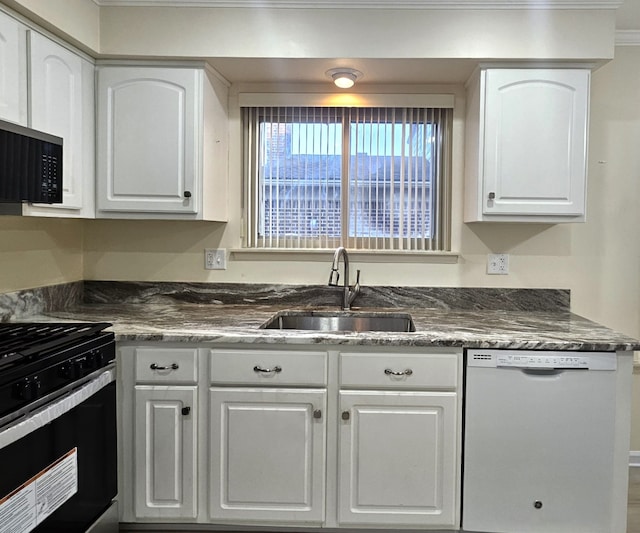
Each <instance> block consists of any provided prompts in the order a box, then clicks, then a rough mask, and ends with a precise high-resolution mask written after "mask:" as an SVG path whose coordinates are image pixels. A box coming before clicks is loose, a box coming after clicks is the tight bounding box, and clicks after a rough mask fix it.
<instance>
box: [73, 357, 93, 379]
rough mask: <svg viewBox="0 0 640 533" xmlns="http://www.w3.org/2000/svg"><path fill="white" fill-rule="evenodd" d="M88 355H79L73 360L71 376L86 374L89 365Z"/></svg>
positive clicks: (76, 377)
mask: <svg viewBox="0 0 640 533" xmlns="http://www.w3.org/2000/svg"><path fill="white" fill-rule="evenodd" d="M88 362H89V361H87V357H78V358H77V359H75V360H74V361H72V362H71V377H72V378H73V379H78V378H81V377H82V376H84V375H85V369H86V368H87V367H88Z"/></svg>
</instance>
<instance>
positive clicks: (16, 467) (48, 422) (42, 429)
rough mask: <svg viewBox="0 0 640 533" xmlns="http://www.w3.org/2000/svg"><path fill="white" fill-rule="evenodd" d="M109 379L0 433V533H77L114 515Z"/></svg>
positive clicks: (108, 374) (104, 376)
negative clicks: (111, 508) (104, 516)
mask: <svg viewBox="0 0 640 533" xmlns="http://www.w3.org/2000/svg"><path fill="white" fill-rule="evenodd" d="M114 376H115V371H114V369H109V370H107V371H103V372H101V373H100V375H99V376H97V377H96V378H95V379H93V380H92V381H89V382H88V383H85V384H83V386H82V387H80V388H79V389H77V390H75V391H73V392H72V393H71V394H69V395H68V396H66V397H65V398H62V399H59V400H57V401H56V402H53V403H52V404H50V405H48V406H45V407H42V408H40V409H38V411H37V412H35V413H32V414H31V415H28V417H27V418H26V419H24V420H21V421H19V422H18V423H15V424H12V425H11V426H10V427H8V428H4V429H3V430H1V431H0V465H2V475H1V476H0V533H5V531H6V532H8V531H11V532H16V533H28V532H29V531H35V532H37V533H49V532H60V533H61V532H65V533H84V532H86V531H88V530H89V529H90V528H91V526H92V524H93V523H94V522H95V521H96V520H98V519H99V518H100V517H101V516H102V515H103V514H105V513H106V514H107V515H112V514H113V511H109V508H110V507H112V502H113V500H114V498H115V496H116V492H117V464H116V384H115V381H114ZM7 443H8V444H7Z"/></svg>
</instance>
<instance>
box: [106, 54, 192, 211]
mask: <svg viewBox="0 0 640 533" xmlns="http://www.w3.org/2000/svg"><path fill="white" fill-rule="evenodd" d="M201 85H202V72H201V71H200V70H198V69H179V68H176V69H171V68H145V67H108V66H105V67H101V68H100V69H99V71H98V196H97V207H98V209H99V210H101V211H122V212H150V213H153V212H155V213H192V214H194V213H196V212H197V205H198V195H199V191H198V190H197V187H196V177H195V176H196V173H199V172H200V171H201V169H200V168H199V167H200V164H199V161H200V160H201V158H200V157H199V153H197V152H198V150H199V148H198V147H199V145H196V134H197V132H198V131H199V129H200V121H199V120H198V117H199V116H200V113H199V109H200V108H201V98H200V97H199V95H200V91H199V90H198V89H199V87H201Z"/></svg>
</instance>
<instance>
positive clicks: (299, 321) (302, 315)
mask: <svg viewBox="0 0 640 533" xmlns="http://www.w3.org/2000/svg"><path fill="white" fill-rule="evenodd" d="M260 327H261V328H263V329H300V330H307V331H352V332H358V331H394V332H412V331H415V330H416V328H415V326H414V324H413V319H412V318H411V315H409V314H407V313H360V312H354V311H347V312H335V313H332V312H330V311H326V312H325V311H282V312H280V313H278V314H276V315H274V316H273V317H272V318H270V319H269V321H268V322H266V323H265V324H263V325H262V326H260Z"/></svg>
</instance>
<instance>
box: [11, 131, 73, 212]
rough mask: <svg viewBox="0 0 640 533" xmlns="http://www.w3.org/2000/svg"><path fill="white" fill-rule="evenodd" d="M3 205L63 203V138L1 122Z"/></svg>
mask: <svg viewBox="0 0 640 533" xmlns="http://www.w3.org/2000/svg"><path fill="white" fill-rule="evenodd" d="M0 202H3V203H6V202H36V203H46V204H56V203H57V204H59V203H62V139H61V138H60V137H56V136H54V135H49V134H48V133H43V132H41V131H36V130H33V129H31V128H25V127H24V126H19V125H18V124H14V123H13V122H6V121H4V120H0Z"/></svg>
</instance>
